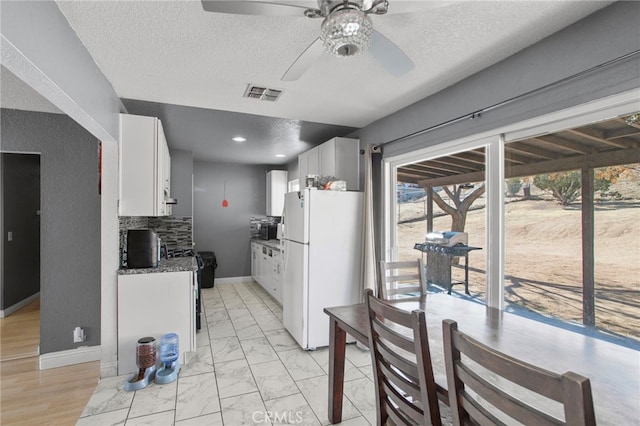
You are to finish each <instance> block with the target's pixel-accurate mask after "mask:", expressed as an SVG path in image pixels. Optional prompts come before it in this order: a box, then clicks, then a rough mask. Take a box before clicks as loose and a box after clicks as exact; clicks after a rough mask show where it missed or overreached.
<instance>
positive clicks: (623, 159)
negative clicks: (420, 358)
mask: <svg viewBox="0 0 640 426" xmlns="http://www.w3.org/2000/svg"><path fill="white" fill-rule="evenodd" d="M637 96H638V95H637V91H636V92H628V93H624V94H620V95H616V96H612V97H610V98H607V99H603V100H600V101H596V102H592V103H590V104H585V105H582V106H578V107H575V108H573V109H569V110H564V111H560V112H557V113H554V114H550V115H548V116H544V117H538V118H536V119H533V120H528V121H527V122H522V123H517V124H515V125H510V126H508V127H505V128H500V129H496V130H495V131H493V132H486V133H484V134H481V135H477V136H475V137H469V138H466V139H464V140H457V141H450V142H443V143H442V144H439V145H435V146H431V147H428V148H424V149H421V150H419V151H415V152H410V153H406V154H402V155H398V156H396V157H393V158H385V159H384V165H385V167H384V172H385V175H384V177H385V194H384V197H385V201H386V202H385V228H384V231H385V232H384V241H383V244H384V247H385V249H386V251H385V258H386V259H388V260H395V259H415V258H416V256H425V258H426V257H427V256H428V254H427V253H424V252H422V251H420V250H416V249H415V248H414V246H415V244H416V243H422V242H425V237H426V236H427V234H428V233H429V232H431V231H456V232H465V233H467V235H468V240H467V241H466V243H467V245H468V246H473V247H478V250H474V251H471V252H470V254H469V259H468V260H469V268H468V280H469V290H470V295H469V296H465V297H471V298H475V299H479V300H482V301H483V302H484V303H486V304H487V305H489V306H492V307H497V308H500V309H503V308H505V307H506V306H509V308H510V309H514V310H521V311H523V312H525V311H528V312H530V313H532V314H534V315H535V314H540V315H542V316H547V317H553V318H556V319H558V320H560V321H573V322H577V323H583V324H586V325H595V326H596V327H598V328H601V329H607V330H609V331H611V332H614V333H617V334H621V335H625V336H631V337H634V338H636V339H640V332H639V331H638V330H640V228H638V226H637V224H638V223H640V165H639V164H640V114H638V113H637V99H638V98H637ZM431 266H433V265H431ZM428 269H429V268H427V270H428ZM464 272H465V271H464V259H463V258H458V259H454V261H453V262H452V266H451V280H452V281H453V282H454V285H453V287H452V292H455V293H458V294H459V295H460V296H463V295H464V287H463V286H461V285H458V284H455V282H459V281H463V280H464ZM427 275H428V276H429V274H427ZM431 277H432V278H433V274H431ZM448 287H449V283H447V282H438V281H437V280H436V281H432V282H431V286H430V288H429V290H430V291H445V290H448Z"/></svg>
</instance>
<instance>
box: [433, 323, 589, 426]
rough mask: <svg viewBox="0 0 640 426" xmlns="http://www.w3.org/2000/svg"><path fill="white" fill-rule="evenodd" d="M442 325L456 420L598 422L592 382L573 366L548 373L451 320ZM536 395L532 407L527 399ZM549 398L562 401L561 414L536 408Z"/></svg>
mask: <svg viewBox="0 0 640 426" xmlns="http://www.w3.org/2000/svg"><path fill="white" fill-rule="evenodd" d="M442 329H443V344H444V356H445V368H446V372H447V388H448V390H449V406H450V408H451V415H452V418H453V424H454V425H463V424H480V425H506V424H512V423H515V422H519V424H525V425H536V426H538V425H565V424H566V425H571V426H578V425H589V426H590V425H595V424H596V421H595V414H594V410H593V400H592V397H591V382H590V381H589V379H587V378H586V377H582V376H580V375H578V374H576V373H573V372H567V373H564V374H562V375H560V374H556V373H552V372H550V371H547V370H544V369H542V368H539V367H536V366H534V365H531V364H528V363H525V362H523V361H520V360H518V359H515V358H512V357H510V356H508V355H505V354H503V353H500V352H498V351H496V350H494V349H492V348H490V347H488V346H486V345H484V344H482V343H480V342H478V341H476V340H474V339H473V338H471V337H469V336H468V335H466V334H464V333H462V332H460V331H458V325H457V323H456V322H455V321H453V320H444V321H443V322H442ZM470 361H472V362H470ZM478 366H481V368H479V367H478ZM502 379H506V380H508V381H509V382H512V383H515V384H516V385H518V386H519V387H515V386H514V385H512V384H511V383H508V382H506V380H502ZM521 388H525V389H528V390H529V391H531V392H528V393H526V392H527V391H523V390H522V389H521ZM525 394H526V395H527V397H526V398H522V397H523V396H524V395H525ZM543 397H544V398H543ZM523 399H528V400H530V401H529V403H527V402H525V401H524V400H523ZM534 400H535V401H537V403H536V404H535V405H536V407H534V406H533V405H534V404H531V402H533V401H534ZM551 400H553V401H557V402H559V403H560V404H562V405H563V408H564V420H561V419H558V418H556V417H555V416H554V415H553V414H552V413H550V412H548V411H542V409H541V408H537V407H545V408H548V407H550V406H553V403H552V401H551ZM558 411H560V408H559V409H558Z"/></svg>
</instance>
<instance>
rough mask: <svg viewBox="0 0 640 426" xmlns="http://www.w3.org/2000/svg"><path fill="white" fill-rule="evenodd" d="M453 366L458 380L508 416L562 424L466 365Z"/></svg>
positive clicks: (544, 423)
mask: <svg viewBox="0 0 640 426" xmlns="http://www.w3.org/2000/svg"><path fill="white" fill-rule="evenodd" d="M455 368H456V373H457V374H458V377H460V380H462V382H463V383H466V384H467V385H468V386H469V387H470V388H471V389H473V391H474V393H476V394H477V395H478V396H480V397H481V398H482V399H484V400H486V401H488V402H489V403H491V405H493V406H494V407H496V408H497V409H498V410H500V411H502V412H504V413H506V414H507V415H508V416H509V417H511V418H514V419H518V420H519V421H521V422H522V423H524V424H535V425H541V426H542V425H561V424H562V422H560V421H559V420H558V419H556V418H554V417H551V416H549V415H548V414H546V413H544V412H542V411H540V410H538V409H536V408H535V407H532V406H530V405H528V404H526V403H524V402H522V401H520V400H518V399H516V398H514V397H512V396H511V395H509V394H508V393H507V392H504V391H503V390H502V389H500V388H498V387H497V386H495V385H494V384H492V383H491V382H489V381H487V380H485V379H483V378H482V377H480V376H479V375H478V374H476V373H475V372H474V371H472V370H471V369H470V368H469V367H468V366H467V365H465V364H462V363H459V364H456V366H455Z"/></svg>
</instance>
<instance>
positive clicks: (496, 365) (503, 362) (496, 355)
mask: <svg viewBox="0 0 640 426" xmlns="http://www.w3.org/2000/svg"><path fill="white" fill-rule="evenodd" d="M453 339H454V345H455V347H457V348H459V350H460V352H462V353H464V354H465V355H466V356H468V357H469V358H471V359H472V360H474V361H475V362H477V363H478V364H480V365H482V366H483V367H485V368H491V370H492V371H494V372H495V373H496V374H498V375H500V376H502V377H504V378H505V379H507V380H511V381H512V382H515V383H517V382H518V380H520V379H521V377H522V371H523V368H524V369H528V370H530V371H532V373H534V374H530V375H529V377H527V388H528V389H530V390H532V391H534V392H537V393H539V394H541V395H544V396H546V397H547V398H551V399H553V400H555V401H558V402H560V401H562V398H563V393H562V386H561V379H560V376H559V375H557V374H554V373H552V372H550V371H546V370H544V369H542V368H539V367H536V366H534V365H529V364H526V363H524V362H522V361H520V360H518V359H515V358H513V357H510V356H508V355H505V354H502V353H500V352H497V351H495V350H493V349H491V348H489V347H486V346H484V345H482V346H480V345H479V344H478V343H476V342H473V341H471V340H470V339H469V337H468V336H466V335H462V334H454V336H453Z"/></svg>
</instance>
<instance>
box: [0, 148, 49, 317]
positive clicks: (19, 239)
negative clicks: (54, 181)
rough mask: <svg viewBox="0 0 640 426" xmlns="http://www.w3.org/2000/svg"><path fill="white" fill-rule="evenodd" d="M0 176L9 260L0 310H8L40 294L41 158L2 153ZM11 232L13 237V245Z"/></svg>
mask: <svg viewBox="0 0 640 426" xmlns="http://www.w3.org/2000/svg"><path fill="white" fill-rule="evenodd" d="M0 172H1V173H2V185H4V187H3V191H2V195H1V196H2V198H1V199H2V203H0V205H1V206H2V207H1V208H2V211H3V222H2V227H1V228H2V232H0V235H2V245H3V246H4V250H3V253H4V256H6V259H4V258H3V260H4V265H3V268H2V270H1V272H0V273H1V274H2V277H3V278H2V284H0V289H1V292H2V298H1V299H0V309H3V310H5V309H7V308H10V307H12V306H14V305H16V304H17V303H19V302H21V301H23V300H25V299H27V298H28V297H30V296H33V295H34V294H36V293H38V292H39V291H40V217H39V216H38V210H40V156H39V155H37V154H18V153H2V167H0ZM7 232H11V233H12V234H13V237H12V240H11V241H9V239H8V238H7ZM14 309H15V308H14ZM5 314H6V312H5Z"/></svg>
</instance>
